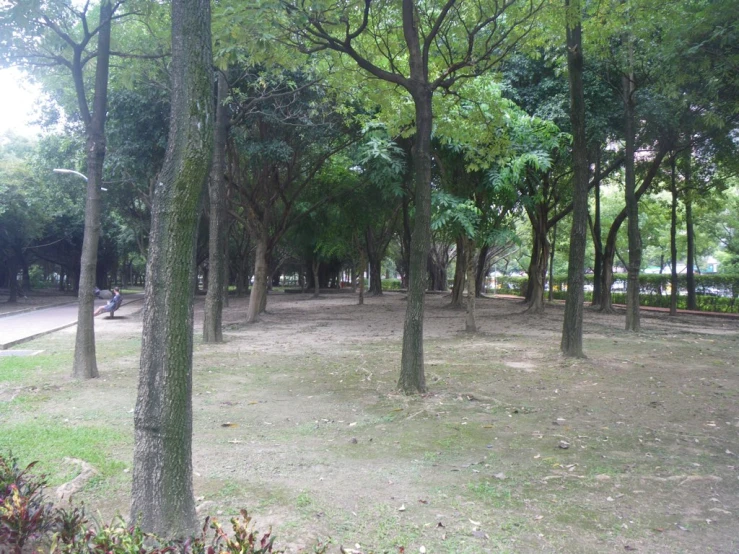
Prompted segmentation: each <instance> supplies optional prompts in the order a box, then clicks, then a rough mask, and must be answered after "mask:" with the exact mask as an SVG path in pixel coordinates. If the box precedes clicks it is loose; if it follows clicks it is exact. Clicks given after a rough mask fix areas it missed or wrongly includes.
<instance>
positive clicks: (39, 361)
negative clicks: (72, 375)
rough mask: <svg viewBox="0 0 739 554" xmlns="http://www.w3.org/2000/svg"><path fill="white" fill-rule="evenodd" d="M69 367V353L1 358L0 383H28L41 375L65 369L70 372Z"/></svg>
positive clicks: (70, 364) (70, 358)
mask: <svg viewBox="0 0 739 554" xmlns="http://www.w3.org/2000/svg"><path fill="white" fill-rule="evenodd" d="M71 367H72V357H71V355H70V354H69V353H60V354H37V355H35V356H25V357H21V356H9V357H3V358H0V383H23V382H28V381H29V380H32V379H34V378H36V377H38V376H40V375H42V374H43V375H47V374H50V373H53V372H55V371H61V370H65V369H68V370H69V371H70V372H71Z"/></svg>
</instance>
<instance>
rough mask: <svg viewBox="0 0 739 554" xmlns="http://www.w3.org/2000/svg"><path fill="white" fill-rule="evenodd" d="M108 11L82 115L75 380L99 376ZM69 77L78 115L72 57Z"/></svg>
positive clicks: (78, 70) (103, 10) (78, 75)
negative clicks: (83, 176) (83, 181)
mask: <svg viewBox="0 0 739 554" xmlns="http://www.w3.org/2000/svg"><path fill="white" fill-rule="evenodd" d="M111 16H112V7H111V4H110V2H109V1H106V2H104V3H103V4H102V5H101V6H100V32H99V34H98V53H97V65H96V68H95V93H94V96H93V100H92V114H91V115H90V116H89V119H88V118H86V117H85V116H84V115H83V120H84V121H85V134H86V135H87V143H86V151H87V198H86V200H85V232H84V236H83V239H82V256H81V258H80V280H79V293H78V298H79V307H78V311H77V335H76V337H75V343H74V365H73V367H72V376H73V377H75V378H77V379H92V378H95V377H97V376H98V375H99V373H98V367H97V359H96V353H95V323H94V317H93V315H92V314H93V311H94V308H95V306H94V302H95V293H94V291H95V273H96V267H97V257H98V242H99V241H100V212H101V198H100V186H101V184H102V181H103V162H104V161H105V116H106V112H107V105H108V68H109V62H110V18H111ZM73 77H74V81H75V88H76V93H77V99H78V102H79V104H80V108H81V112H82V113H83V114H89V112H88V111H87V109H86V107H87V100H86V98H85V87H84V83H83V80H82V65H81V63H80V58H79V56H75V60H74V64H73Z"/></svg>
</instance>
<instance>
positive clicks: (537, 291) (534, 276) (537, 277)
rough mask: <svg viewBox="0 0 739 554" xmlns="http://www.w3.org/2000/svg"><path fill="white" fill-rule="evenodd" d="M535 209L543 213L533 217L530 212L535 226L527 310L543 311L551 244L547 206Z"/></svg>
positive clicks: (532, 311) (533, 311) (539, 206)
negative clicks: (548, 235)
mask: <svg viewBox="0 0 739 554" xmlns="http://www.w3.org/2000/svg"><path fill="white" fill-rule="evenodd" d="M535 209H536V210H537V211H539V212H541V213H537V214H536V215H534V216H533V217H532V216H531V214H529V220H530V221H531V224H532V226H533V227H532V228H533V234H534V237H533V239H534V244H533V248H532V250H531V261H530V262H529V283H528V289H527V296H528V298H527V305H528V307H527V308H526V311H528V312H531V313H541V312H543V311H544V281H545V280H546V277H547V262H548V261H549V246H550V245H549V239H548V238H547V231H548V228H547V214H546V206H544V205H543V204H539V205H538V206H537V207H536V208H535Z"/></svg>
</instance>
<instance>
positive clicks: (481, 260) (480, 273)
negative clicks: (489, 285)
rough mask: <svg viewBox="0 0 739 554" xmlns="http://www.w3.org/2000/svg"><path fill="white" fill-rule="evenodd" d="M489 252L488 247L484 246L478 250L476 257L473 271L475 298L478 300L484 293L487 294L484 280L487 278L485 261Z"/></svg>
mask: <svg viewBox="0 0 739 554" xmlns="http://www.w3.org/2000/svg"><path fill="white" fill-rule="evenodd" d="M489 251H490V246H489V245H487V244H484V245H483V246H482V247H481V248H480V253H479V254H478V255H477V268H476V270H475V296H477V297H478V298H480V297H481V296H482V294H483V293H484V292H487V291H486V290H485V287H486V282H485V280H486V277H487V259H488V252H489Z"/></svg>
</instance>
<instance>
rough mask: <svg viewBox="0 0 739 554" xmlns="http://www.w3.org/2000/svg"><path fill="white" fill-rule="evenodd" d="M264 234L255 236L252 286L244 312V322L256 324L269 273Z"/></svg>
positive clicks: (266, 238) (260, 311)
mask: <svg viewBox="0 0 739 554" xmlns="http://www.w3.org/2000/svg"><path fill="white" fill-rule="evenodd" d="M267 241H268V237H267V236H266V232H264V231H262V232H260V233H259V234H258V235H257V251H256V253H255V254H254V285H253V286H252V288H251V294H250V295H249V307H248V308H247V310H246V322H247V323H256V322H257V320H258V319H259V314H260V313H262V306H263V302H264V298H263V297H266V296H267V277H268V273H269V260H268V259H267V256H268V252H267Z"/></svg>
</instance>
